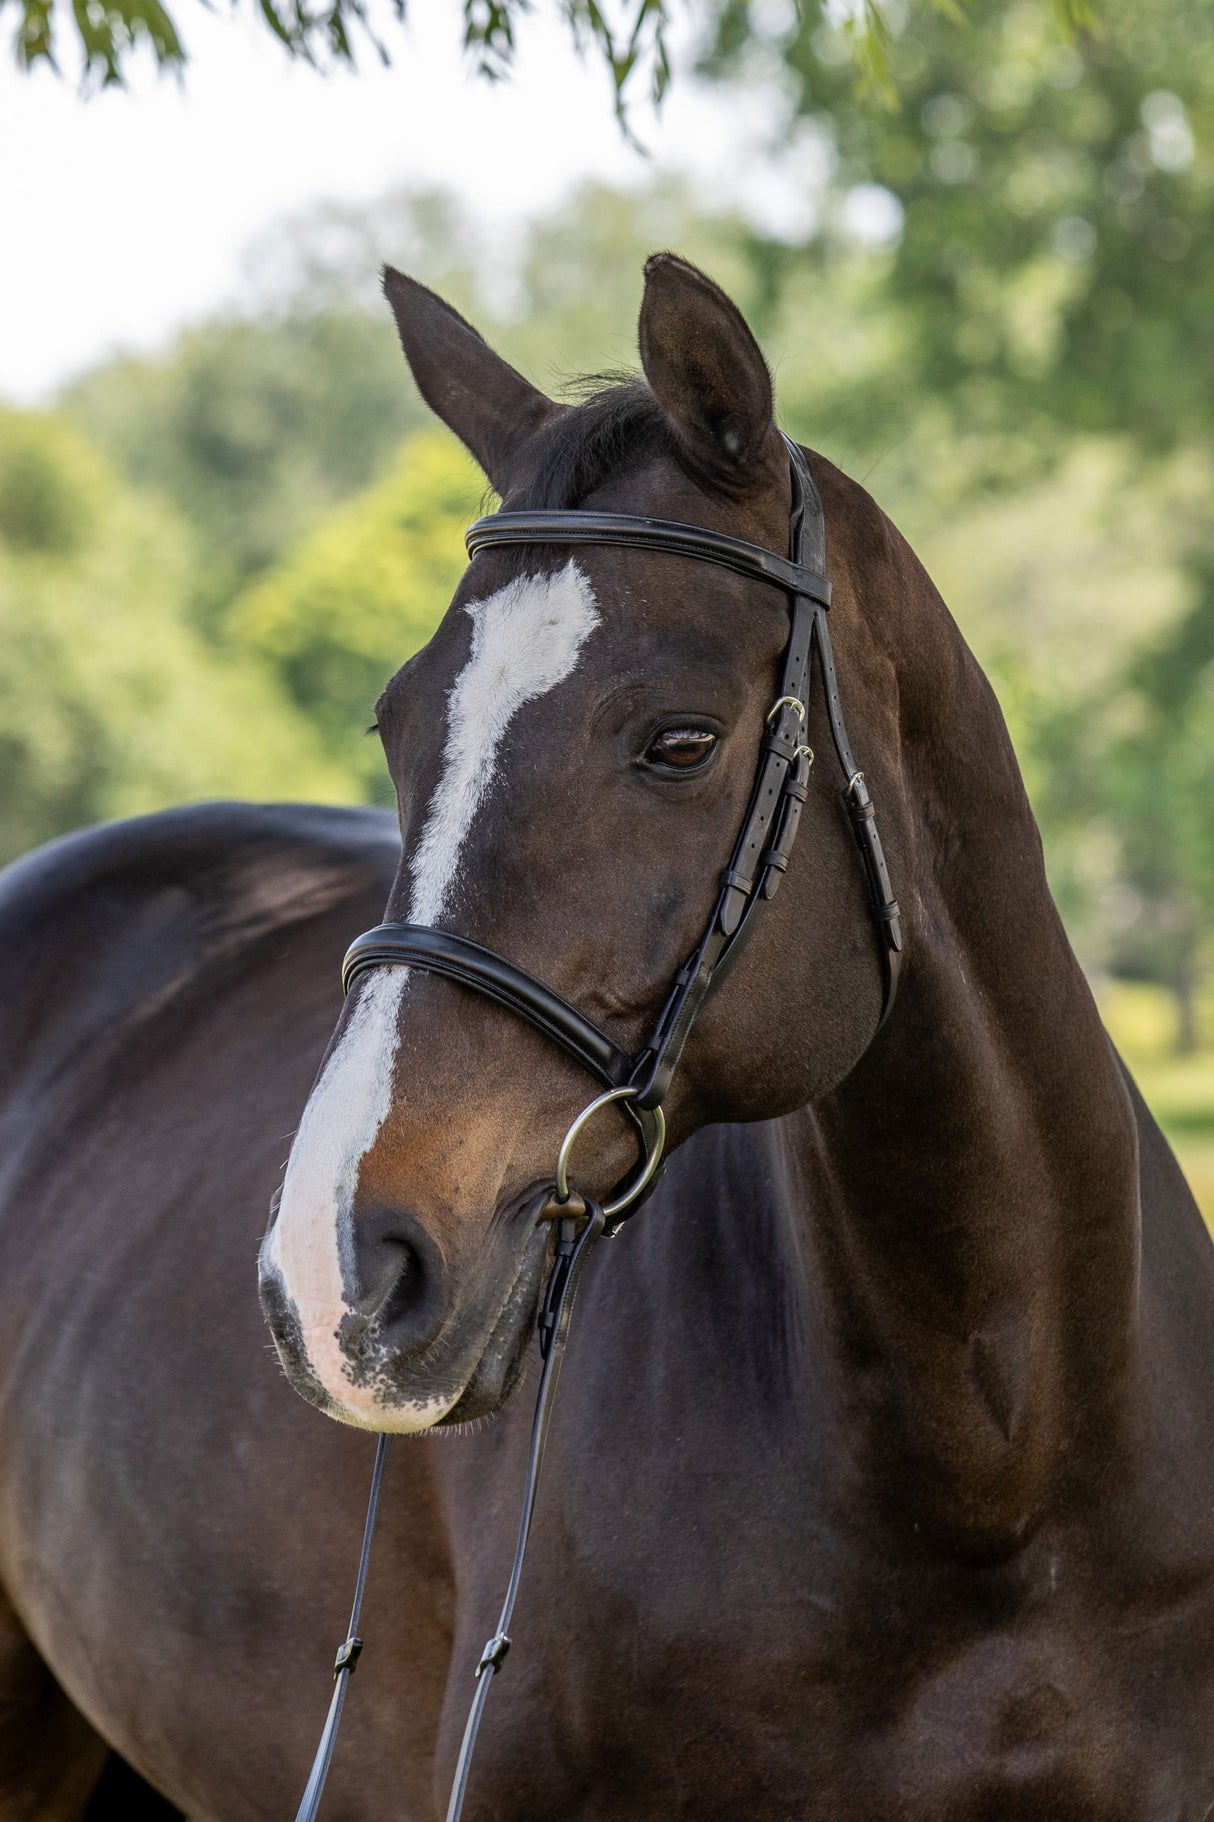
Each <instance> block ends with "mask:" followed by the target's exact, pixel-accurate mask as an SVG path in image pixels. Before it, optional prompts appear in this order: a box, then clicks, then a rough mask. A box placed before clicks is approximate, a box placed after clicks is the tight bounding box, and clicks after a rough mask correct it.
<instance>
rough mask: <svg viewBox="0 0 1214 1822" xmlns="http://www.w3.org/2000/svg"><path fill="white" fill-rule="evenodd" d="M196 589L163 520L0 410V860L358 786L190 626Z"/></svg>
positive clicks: (96, 463)
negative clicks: (251, 799) (53, 844)
mask: <svg viewBox="0 0 1214 1822" xmlns="http://www.w3.org/2000/svg"><path fill="white" fill-rule="evenodd" d="M190 582H191V573H190V544H189V538H188V535H187V533H186V532H185V529H184V528H183V527H182V525H181V524H180V523H179V522H178V521H177V520H176V519H175V518H174V517H173V516H172V515H171V514H170V513H168V512H167V511H166V510H165V509H164V508H162V507H158V506H155V505H154V504H152V503H151V502H148V501H146V500H143V499H140V498H139V497H137V496H135V495H132V494H130V493H129V492H127V491H126V490H124V489H123V487H122V485H121V483H120V482H119V480H118V478H117V477H116V476H115V474H114V473H113V472H112V471H111V470H110V468H109V467H108V466H107V464H106V463H105V461H104V460H103V458H101V457H100V456H99V455H98V454H97V453H96V452H95V451H94V450H93V449H91V448H90V447H89V446H88V444H87V443H86V442H85V440H84V439H83V438H82V437H81V436H80V434H79V432H78V431H76V430H75V429H73V428H72V427H71V426H69V425H67V424H64V423H63V422H61V421H58V420H56V419H55V418H53V417H49V416H44V415H41V414H37V413H24V412H16V411H9V410H3V411H0V772H2V773H3V777H4V792H3V796H2V797H0V858H3V859H6V860H7V859H11V858H12V857H13V856H14V855H16V854H18V853H20V852H21V851H22V850H23V849H25V848H27V847H30V846H32V845H34V844H35V843H37V842H40V841H44V840H46V839H47V838H48V837H50V836H52V835H57V834H60V833H63V832H64V831H66V830H68V829H72V828H75V827H77V826H78V825H80V824H81V823H86V822H92V821H96V820H98V819H100V818H103V817H110V816H118V815H127V814H133V813H136V812H139V811H144V810H150V809H155V808H159V807H161V806H162V805H165V804H168V803H174V802H178V801H180V800H182V799H184V798H197V797H206V796H215V795H237V796H257V795H268V796H273V797H283V796H299V797H312V796H321V797H329V798H343V797H349V796H350V795H351V794H352V792H353V789H354V786H353V780H352V779H351V778H350V777H349V776H348V775H347V776H343V774H342V772H341V771H340V769H339V767H337V766H336V765H334V764H333V763H332V762H331V761H330V760H329V759H328V758H327V757H326V755H325V753H324V752H323V750H322V747H321V744H320V742H319V740H318V739H317V737H316V736H315V734H314V733H313V731H312V730H311V728H310V727H309V726H308V724H307V723H306V721H305V720H304V718H303V717H302V716H301V715H299V713H298V712H297V711H296V710H295V709H294V708H293V707H292V705H291V704H290V703H289V701H288V700H287V699H286V697H285V696H284V694H283V693H282V691H281V690H280V688H279V687H278V685H277V684H276V682H275V680H274V679H273V677H272V676H271V675H270V674H269V672H268V671H267V670H266V669H265V668H264V667H259V666H257V665H255V664H251V663H248V662H242V663H241V664H239V665H236V664H233V663H232V662H231V661H229V660H225V659H224V658H223V657H222V656H221V655H219V654H217V653H216V652H214V651H213V650H212V649H211V648H210V647H209V646H208V645H207V644H206V643H205V642H204V641H203V640H202V639H201V638H200V637H199V636H198V634H197V633H196V632H195V631H194V630H193V629H192V628H191V626H190V624H189V621H188V617H187V604H188V600H189V592H190Z"/></svg>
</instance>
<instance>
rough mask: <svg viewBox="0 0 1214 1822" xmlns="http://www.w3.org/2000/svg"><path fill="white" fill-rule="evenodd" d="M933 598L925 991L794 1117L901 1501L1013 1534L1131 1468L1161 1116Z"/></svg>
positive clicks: (816, 1244) (843, 1345)
mask: <svg viewBox="0 0 1214 1822" xmlns="http://www.w3.org/2000/svg"><path fill="white" fill-rule="evenodd" d="M908 554H909V553H908ZM916 567H917V566H916ZM919 576H920V578H922V572H921V571H920V572H919ZM920 586H921V587H926V588H927V589H928V590H930V584H927V583H926V579H925V578H922V581H921V584H920ZM930 594H931V597H932V598H933V600H934V602H935V608H934V610H933V612H934V613H935V614H936V615H937V616H938V623H937V634H938V638H939V639H940V640H942V641H944V645H943V646H938V647H937V657H936V661H935V663H934V664H928V665H927V667H926V673H927V674H924V671H923V667H922V657H923V654H924V652H925V649H926V642H925V641H924V640H923V638H922V636H921V633H920V634H919V635H918V636H917V638H916V640H915V645H916V647H917V651H918V653H919V659H918V660H916V657H915V656H914V655H912V654H911V653H909V652H908V653H907V655H906V659H905V662H906V666H907V669H908V671H909V670H910V668H911V667H912V666H913V665H914V664H915V663H916V662H917V661H918V662H919V663H920V683H921V685H922V687H923V688H924V689H927V690H929V691H930V690H931V689H933V688H934V689H936V690H939V689H940V688H941V687H946V688H947V689H948V692H949V694H950V696H951V701H950V702H949V703H948V705H947V709H946V710H945V712H941V710H942V706H943V705H941V704H940V700H939V698H937V702H936V712H935V713H934V714H932V713H927V714H925V716H924V717H923V718H922V719H920V720H918V722H916V718H915V716H914V715H913V713H910V712H909V711H910V708H911V706H912V705H911V704H910V703H909V702H908V699H907V698H906V697H905V696H904V703H903V723H904V734H903V747H902V753H901V764H902V767H903V782H904V786H905V802H906V803H907V804H909V805H912V806H913V810H912V812H911V817H910V826H911V830H912V844H911V846H912V848H913V859H912V858H911V856H910V855H908V860H909V861H910V872H911V879H910V880H909V881H908V882H907V883H909V884H910V886H911V891H910V894H909V900H910V902H909V904H908V905H907V909H908V911H909V916H908V920H907V921H908V927H909V931H910V939H909V940H910V945H911V948H910V954H909V957H908V965H907V967H906V970H905V978H904V982H903V986H902V990H901V993H900V996H899V999H898V1002H897V1006H896V1010H895V1012H894V1015H893V1017H892V1018H891V1020H890V1023H889V1024H888V1025H887V1026H886V1028H885V1030H884V1031H883V1032H882V1033H881V1034H880V1035H879V1036H878V1037H877V1038H876V1040H875V1041H874V1042H873V1044H872V1046H871V1047H870V1049H869V1051H868V1052H867V1053H866V1055H865V1056H864V1057H863V1058H862V1060H861V1062H860V1064H859V1065H858V1066H857V1067H856V1068H855V1069H854V1070H853V1072H852V1073H851V1075H850V1076H849V1077H848V1078H847V1080H846V1081H845V1082H844V1083H843V1084H842V1086H841V1087H839V1088H838V1089H836V1090H835V1091H834V1092H833V1093H832V1094H831V1095H829V1096H828V1097H826V1099H825V1100H824V1101H822V1102H820V1103H819V1104H818V1105H817V1107H816V1108H814V1109H813V1110H807V1111H806V1112H805V1113H804V1114H803V1115H800V1116H794V1119H793V1120H792V1122H790V1126H789V1134H788V1136H789V1140H790V1142H791V1143H792V1145H793V1146H794V1149H795V1150H796V1151H797V1152H799V1154H800V1157H799V1163H800V1172H799V1173H798V1174H799V1176H800V1177H801V1179H802V1180H803V1181H804V1184H805V1190H806V1208H805V1232H804V1239H803V1246H804V1252H805V1255H806V1278H805V1294H806V1298H807V1308H809V1309H811V1310H813V1311H814V1312H815V1314H814V1316H813V1317H812V1318H811V1320H812V1321H814V1322H815V1323H821V1325H822V1329H823V1334H822V1335H821V1336H819V1341H820V1342H824V1343H825V1350H824V1351H825V1356H826V1359H827V1361H828V1362H829V1366H828V1373H829V1377H830V1380H831V1382H832V1384H833V1391H832V1393H831V1397H832V1398H833V1399H834V1400H836V1401H838V1403H839V1405H840V1406H841V1407H842V1409H841V1415H842V1416H843V1417H844V1418H845V1419H846V1423H847V1432H846V1433H847V1434H848V1435H849V1436H851V1437H852V1438H854V1439H855V1440H856V1444H857V1446H858V1448H859V1450H860V1459H861V1460H862V1462H863V1463H864V1465H865V1467H866V1470H867V1471H868V1472H869V1473H870V1474H872V1475H875V1476H876V1478H877V1480H878V1482H879V1484H880V1485H881V1486H884V1488H885V1489H886V1490H887V1492H888V1494H889V1500H890V1506H891V1510H896V1511H897V1512H899V1513H900V1514H901V1515H902V1517H903V1518H905V1517H906V1516H907V1515H910V1516H911V1517H913V1521H914V1522H915V1524H916V1525H918V1526H920V1527H921V1528H929V1529H933V1530H935V1531H937V1532H943V1533H945V1534H946V1535H947V1536H948V1537H949V1538H950V1539H951V1540H952V1541H953V1542H955V1543H956V1544H958V1545H960V1546H961V1547H963V1548H972V1549H974V1550H976V1551H978V1552H980V1553H985V1552H988V1551H993V1552H996V1553H998V1552H1000V1551H1002V1550H1005V1549H1007V1548H1010V1547H1013V1546H1014V1544H1015V1543H1016V1542H1017V1540H1018V1539H1020V1538H1021V1537H1023V1536H1024V1535H1026V1533H1027V1532H1028V1531H1029V1530H1030V1529H1031V1527H1032V1526H1033V1525H1034V1523H1035V1522H1036V1520H1037V1519H1038V1518H1040V1517H1041V1516H1042V1515H1043V1514H1044V1513H1045V1512H1046V1511H1047V1510H1048V1509H1050V1507H1051V1505H1052V1504H1053V1503H1054V1502H1056V1500H1057V1498H1058V1497H1059V1489H1060V1484H1061V1475H1062V1469H1063V1466H1064V1464H1065V1467H1066V1476H1067V1484H1068V1485H1069V1486H1073V1485H1074V1484H1075V1480H1076V1476H1077V1475H1079V1476H1080V1477H1081V1476H1082V1474H1083V1471H1084V1463H1085V1462H1086V1463H1087V1464H1088V1465H1089V1466H1090V1468H1091V1470H1092V1471H1093V1472H1097V1471H1099V1468H1100V1466H1101V1465H1102V1464H1106V1465H1107V1459H1108V1454H1109V1450H1110V1448H1112V1447H1115V1439H1116V1436H1117V1435H1118V1433H1119V1432H1120V1429H1121V1427H1122V1426H1123V1423H1124V1419H1125V1412H1126V1406H1127V1403H1128V1380H1129V1372H1130V1366H1131V1354H1132V1343H1133V1329H1134V1318H1135V1298H1136V1283H1137V1263H1138V1187H1137V1185H1138V1172H1137V1134H1136V1126H1135V1121H1134V1115H1133V1111H1132V1107H1131V1104H1130V1100H1129V1097H1128V1094H1127V1091H1126V1088H1125V1085H1124V1082H1123V1079H1122V1076H1121V1073H1120V1068H1119V1065H1118V1064H1117V1061H1116V1058H1115V1056H1114V1054H1113V1051H1112V1048H1111V1046H1110V1044H1109V1042H1108V1039H1107V1037H1106V1035H1105V1032H1104V1030H1103V1027H1102V1025H1101V1023H1100V1019H1099V1015H1098V1013H1097V1011H1096V1008H1095V1005H1094V1003H1093V1000H1092V996H1091V994H1090V992H1089V990H1088V987H1087V984H1086V982H1085V980H1084V978H1083V974H1082V971H1081V970H1080V968H1079V965H1078V963H1077V961H1076V959H1075V956H1074V954H1073V952H1072V950H1071V948H1070V945H1069V943H1068V941H1067V939H1066V935H1065V933H1064V931H1063V929H1062V925H1061V922H1060V919H1059V917H1058V914H1057V911H1056V910H1055V907H1054V904H1053V901H1052V899H1051V897H1050V893H1049V890H1048V887H1047V884H1046V879H1045V873H1044V867H1043V863H1042V857H1041V845H1040V840H1039V837H1038V834H1037V830H1036V825H1035V823H1034V821H1033V817H1032V814H1031V811H1030V809H1029V806H1028V802H1027V799H1026V797H1025V794H1024V790H1023V787H1022V785H1021V782H1020V778H1019V773H1018V770H1017V768H1016V764H1015V759H1014V757H1013V755H1012V752H1011V747H1010V743H1009V741H1008V738H1007V734H1006V730H1005V729H1004V726H1003V722H1002V717H1001V716H1000V714H999V711H998V708H997V706H996V705H995V702H994V698H993V696H992V695H991V693H990V691H989V689H988V688H987V686H986V683H985V680H984V679H983V678H982V676H981V673H980V672H979V671H978V668H977V665H976V664H975V663H974V661H973V659H972V658H971V657H970V655H969V653H968V651H967V650H966V649H965V647H964V644H963V642H962V641H961V639H960V636H959V634H957V633H956V630H955V628H953V626H952V622H951V621H950V620H949V619H948V616H947V614H946V612H945V610H944V608H943V605H942V604H941V603H939V599H938V597H936V596H935V591H934V590H930ZM929 605H930V604H929ZM909 687H910V689H911V690H913V689H914V687H915V685H914V679H913V677H912V678H911V679H910V682H909ZM908 722H909V724H910V725H909V728H908V727H907V723H908ZM942 724H946V725H942ZM916 725H918V726H919V727H921V728H923V729H925V730H928V731H927V732H926V733H925V734H924V736H923V738H922V739H920V740H918V741H917V740H916V737H915V732H914V728H915V726H916ZM824 1292H825V1296H824V1295H823V1293H824ZM819 1351H820V1350H819V1349H815V1352H819Z"/></svg>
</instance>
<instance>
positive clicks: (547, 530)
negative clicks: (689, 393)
mask: <svg viewBox="0 0 1214 1822" xmlns="http://www.w3.org/2000/svg"><path fill="white" fill-rule="evenodd" d="M464 542H465V544H466V545H467V547H468V555H469V556H470V557H474V556H475V555H476V553H477V551H478V550H487V549H488V548H489V547H490V546H491V545H494V544H535V543H536V542H541V543H545V544H620V545H624V544H627V545H632V546H636V547H638V548H640V549H641V550H652V551H658V552H663V553H665V555H666V556H674V557H695V558H696V559H697V561H699V562H701V563H719V564H720V565H721V567H722V568H723V569H732V570H736V571H737V573H738V574H739V575H741V576H752V577H753V578H754V579H755V581H757V582H770V583H771V584H772V585H773V587H775V588H780V589H783V590H784V592H785V593H786V594H790V595H804V596H806V597H807V598H808V599H809V600H810V601H816V602H818V604H819V605H820V606H822V607H829V606H830V583H829V582H828V581H827V580H826V577H825V576H820V575H819V574H818V573H817V571H816V570H813V569H806V568H805V567H804V565H803V564H800V563H793V562H791V561H790V560H789V558H787V557H778V556H777V555H776V553H775V551H773V550H764V548H763V546H762V545H761V544H750V543H748V542H747V540H746V539H745V538H731V537H730V536H729V535H728V533H726V532H723V531H706V530H701V528H700V527H699V526H698V525H680V524H678V523H677V522H676V521H675V520H673V519H647V518H642V517H640V516H639V515H637V516H634V515H632V514H630V513H614V512H580V511H579V512H578V513H577V515H576V517H575V516H574V515H573V514H571V513H568V512H495V513H491V514H490V515H489V517H488V518H484V519H477V520H476V522H475V524H473V525H470V526H469V527H468V530H467V533H466V535H465V538H464Z"/></svg>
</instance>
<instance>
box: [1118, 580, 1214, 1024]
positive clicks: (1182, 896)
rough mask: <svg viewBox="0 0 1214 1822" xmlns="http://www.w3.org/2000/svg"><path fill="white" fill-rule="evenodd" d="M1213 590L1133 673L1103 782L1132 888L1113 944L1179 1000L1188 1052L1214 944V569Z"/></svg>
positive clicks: (1209, 586)
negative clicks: (1213, 917) (1212, 912)
mask: <svg viewBox="0 0 1214 1822" xmlns="http://www.w3.org/2000/svg"><path fill="white" fill-rule="evenodd" d="M1203 583H1204V586H1203V587H1202V588H1201V589H1200V592H1199V593H1198V595H1197V598H1196V600H1195V602H1194V604H1193V606H1192V607H1191V609H1190V610H1189V612H1188V613H1187V614H1185V615H1184V616H1183V617H1182V618H1181V619H1180V620H1179V622H1178V623H1177V624H1176V625H1175V626H1174V627H1173V628H1172V630H1171V632H1170V635H1169V636H1168V637H1167V638H1166V639H1165V640H1163V641H1161V642H1159V643H1158V644H1156V645H1154V646H1152V647H1150V648H1148V649H1146V650H1144V651H1142V652H1141V653H1140V654H1139V655H1138V657H1137V659H1136V661H1135V662H1134V663H1133V664H1132V665H1131V666H1130V667H1129V669H1128V671H1127V674H1126V677H1125V679H1124V687H1123V689H1122V691H1121V692H1120V694H1119V696H1118V697H1117V698H1115V702H1114V708H1113V712H1112V713H1111V714H1109V715H1107V716H1106V720H1111V721H1112V732H1111V738H1110V739H1109V740H1108V743H1107V748H1106V751H1105V753H1104V755H1103V758H1104V764H1103V765H1102V767H1101V768H1100V772H1099V775H1098V783H1099V800H1100V807H1101V808H1102V809H1103V811H1104V814H1105V816H1106V819H1107V821H1108V823H1109V825H1110V828H1111V830H1112V832H1113V834H1114V836H1115V839H1116V842H1117V845H1118V849H1119V861H1120V868H1119V871H1120V875H1121V877H1122V879H1123V880H1124V882H1125V884H1126V886H1127V887H1128V888H1129V890H1128V893H1127V895H1126V897H1125V898H1124V899H1123V900H1122V904H1121V907H1120V909H1121V918H1120V920H1119V921H1120V925H1121V927H1120V929H1119V930H1117V931H1116V932H1115V936H1116V937H1117V938H1119V941H1120V947H1121V949H1122V951H1123V959H1124V960H1125V961H1127V962H1128V963H1129V964H1130V965H1131V966H1132V967H1135V968H1136V969H1138V970H1139V971H1142V972H1145V973H1148V974H1150V975H1153V976H1155V978H1162V979H1164V980H1165V981H1166V982H1167V984H1168V985H1169V986H1170V987H1171V988H1172V989H1173V991H1174V992H1175V995H1176V1003H1177V1007H1178V1010H1179V1025H1178V1040H1179V1048H1180V1049H1181V1051H1193V1050H1195V1049H1196V1048H1197V1046H1198V1041H1199V1033H1198V1028H1197V1021H1198V1005H1199V998H1200V992H1199V990H1200V987H1201V984H1202V979H1203V971H1204V965H1205V964H1207V963H1208V961H1209V959H1210V951H1211V948H1212V947H1214V942H1212V938H1214V929H1212V928H1211V918H1210V906H1211V904H1212V903H1214V561H1211V562H1208V563H1207V565H1206V566H1205V568H1204V576H1203Z"/></svg>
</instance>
